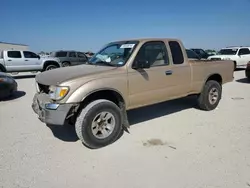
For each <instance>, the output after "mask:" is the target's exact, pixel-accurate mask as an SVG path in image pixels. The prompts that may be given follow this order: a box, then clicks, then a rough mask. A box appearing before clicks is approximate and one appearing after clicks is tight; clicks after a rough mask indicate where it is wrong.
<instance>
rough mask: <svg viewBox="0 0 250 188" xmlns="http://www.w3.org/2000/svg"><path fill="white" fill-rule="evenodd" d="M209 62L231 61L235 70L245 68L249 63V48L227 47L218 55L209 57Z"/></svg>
mask: <svg viewBox="0 0 250 188" xmlns="http://www.w3.org/2000/svg"><path fill="white" fill-rule="evenodd" d="M208 59H211V60H231V61H233V62H234V67H235V69H236V68H246V65H247V63H248V62H249V61H250V47H242V46H241V47H237V46H236V47H227V48H222V49H221V50H220V51H219V52H218V55H214V56H210V57H209V58H208Z"/></svg>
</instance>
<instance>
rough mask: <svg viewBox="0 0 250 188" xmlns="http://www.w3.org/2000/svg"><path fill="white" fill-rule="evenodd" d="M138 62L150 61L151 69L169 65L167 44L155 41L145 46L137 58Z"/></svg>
mask: <svg viewBox="0 0 250 188" xmlns="http://www.w3.org/2000/svg"><path fill="white" fill-rule="evenodd" d="M136 60H143V61H148V62H149V63H150V66H151V67H156V66H164V65H169V58H168V54H167V49H166V45H165V43H164V42H162V41H155V42H147V43H145V44H143V46H142V47H141V49H140V50H139V52H138V54H137V56H136Z"/></svg>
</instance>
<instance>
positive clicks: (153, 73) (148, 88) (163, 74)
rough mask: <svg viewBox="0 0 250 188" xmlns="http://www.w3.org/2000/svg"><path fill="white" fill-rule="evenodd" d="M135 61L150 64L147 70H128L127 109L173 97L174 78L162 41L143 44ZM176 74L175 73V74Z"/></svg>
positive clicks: (130, 68)
mask: <svg viewBox="0 0 250 188" xmlns="http://www.w3.org/2000/svg"><path fill="white" fill-rule="evenodd" d="M137 60H142V61H147V62H148V63H150V68H148V69H132V65H133V63H132V64H130V65H129V66H130V67H129V68H128V82H129V83H128V84H129V85H128V86H129V107H131V108H132V107H140V106H144V105H150V104H154V103H157V102H162V101H165V100H166V99H168V98H171V97H172V96H173V94H174V93H176V92H174V91H173V90H175V87H176V85H175V79H176V77H175V76H174V74H173V71H172V70H171V65H170V58H169V55H168V52H167V49H166V45H165V42H163V41H150V42H146V43H144V44H143V45H142V46H141V48H140V49H139V51H138V53H137V55H136V57H135V59H134V62H135V61H137ZM175 74H176V73H175Z"/></svg>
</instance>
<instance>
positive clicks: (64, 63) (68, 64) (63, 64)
mask: <svg viewBox="0 0 250 188" xmlns="http://www.w3.org/2000/svg"><path fill="white" fill-rule="evenodd" d="M69 66H70V63H69V62H62V67H69Z"/></svg>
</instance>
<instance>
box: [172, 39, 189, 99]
mask: <svg viewBox="0 0 250 188" xmlns="http://www.w3.org/2000/svg"><path fill="white" fill-rule="evenodd" d="M168 45H169V49H170V52H171V54H172V59H171V62H172V63H171V71H172V80H173V82H172V88H173V91H172V94H173V95H174V96H175V97H178V96H179V97H180V96H183V95H186V94H187V93H188V92H190V89H191V79H192V75H191V74H192V72H191V66H190V64H189V62H188V59H186V58H185V57H184V52H185V49H184V48H182V45H180V43H179V42H177V41H169V42H168Z"/></svg>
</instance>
